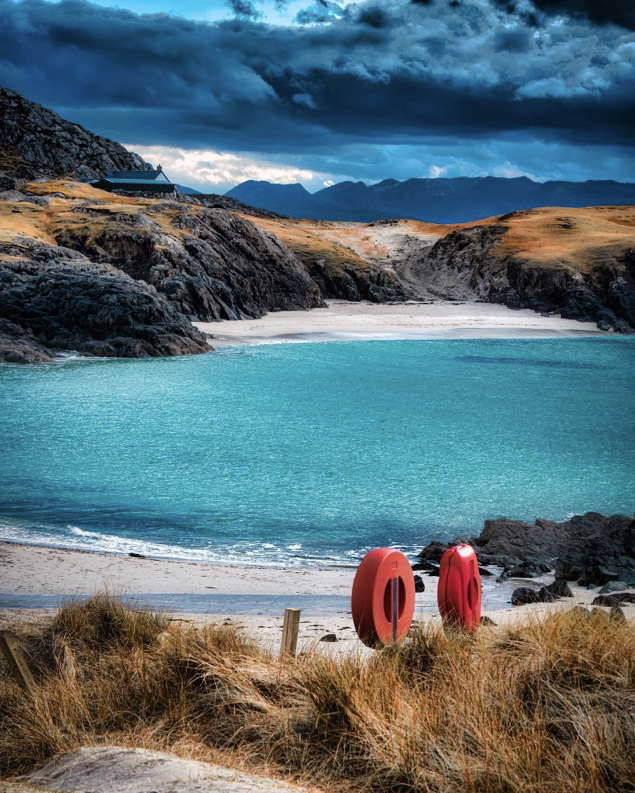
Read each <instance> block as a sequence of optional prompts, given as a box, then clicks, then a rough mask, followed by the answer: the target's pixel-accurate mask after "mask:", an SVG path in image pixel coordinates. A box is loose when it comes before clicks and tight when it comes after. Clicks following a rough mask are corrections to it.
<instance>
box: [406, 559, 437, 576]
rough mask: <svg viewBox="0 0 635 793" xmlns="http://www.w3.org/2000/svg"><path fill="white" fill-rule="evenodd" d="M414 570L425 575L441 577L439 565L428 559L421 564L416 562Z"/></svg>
mask: <svg viewBox="0 0 635 793" xmlns="http://www.w3.org/2000/svg"><path fill="white" fill-rule="evenodd" d="M412 569H413V570H421V571H423V572H424V573H429V574H430V575H439V565H438V564H435V563H434V562H429V561H428V560H427V559H422V560H421V561H420V562H416V563H415V564H413V565H412Z"/></svg>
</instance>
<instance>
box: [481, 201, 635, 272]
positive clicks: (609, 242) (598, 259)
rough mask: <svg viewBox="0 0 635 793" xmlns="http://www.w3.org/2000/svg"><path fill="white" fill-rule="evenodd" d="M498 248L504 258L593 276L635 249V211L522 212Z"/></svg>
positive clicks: (510, 224) (515, 216)
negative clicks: (597, 268)
mask: <svg viewBox="0 0 635 793" xmlns="http://www.w3.org/2000/svg"><path fill="white" fill-rule="evenodd" d="M505 222H506V224H507V225H509V231H508V232H507V234H506V235H505V237H504V239H503V241H502V242H501V244H500V245H499V246H498V247H497V254H498V255H500V256H508V255H511V256H515V257H518V258H520V259H524V260H527V261H529V262H531V264H537V265H542V266H554V265H555V266H560V267H566V268H574V269H577V270H581V271H582V272H588V271H589V270H590V269H591V268H592V267H593V266H594V265H597V264H601V263H602V262H606V261H611V260H612V259H614V258H615V257H616V256H620V255H621V254H623V253H624V252H625V251H626V250H627V248H632V247H633V245H635V207H611V206H609V207H584V208H582V209H565V208H562V207H545V208H542V209H532V210H528V211H526V212H517V213H516V214H515V215H514V216H513V217H512V218H510V220H509V221H505Z"/></svg>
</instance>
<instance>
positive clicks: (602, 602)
mask: <svg viewBox="0 0 635 793" xmlns="http://www.w3.org/2000/svg"><path fill="white" fill-rule="evenodd" d="M620 603H635V592H615V593H613V594H612V595H598V596H597V597H596V598H594V600H593V604H592V605H593V606H619V605H620Z"/></svg>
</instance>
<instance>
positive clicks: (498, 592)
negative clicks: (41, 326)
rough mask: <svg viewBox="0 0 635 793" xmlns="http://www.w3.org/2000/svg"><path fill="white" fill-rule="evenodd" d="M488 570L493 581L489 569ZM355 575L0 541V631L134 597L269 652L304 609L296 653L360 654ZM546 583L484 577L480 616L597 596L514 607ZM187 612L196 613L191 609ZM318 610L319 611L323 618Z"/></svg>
mask: <svg viewBox="0 0 635 793" xmlns="http://www.w3.org/2000/svg"><path fill="white" fill-rule="evenodd" d="M492 572H494V573H496V570H495V568H492ZM354 575H355V568H354V567H350V568H325V569H321V570H319V569H312V570H303V569H295V570H288V569H287V570H283V569H273V568H259V567H246V566H245V567H240V566H224V565H218V564H207V563H202V562H201V563H198V562H181V561H169V560H164V559H150V558H143V559H141V558H135V557H130V556H122V555H115V554H107V553H97V552H92V551H91V552H88V551H79V550H69V549H60V548H50V547H42V546H33V545H20V544H14V543H0V581H1V582H2V583H1V585H0V629H3V628H7V627H10V626H11V625H12V624H15V623H16V622H21V621H24V620H38V619H40V618H41V617H43V616H45V615H50V614H52V613H53V612H54V610H55V608H56V607H59V606H60V605H62V604H63V603H64V602H65V601H68V600H69V599H70V598H71V597H73V596H90V595H94V594H97V593H98V592H104V591H108V592H110V593H111V594H115V595H118V594H120V595H124V596H126V597H132V598H134V600H133V601H132V602H133V603H134V604H138V605H139V607H144V606H146V605H151V606H152V605H156V607H157V608H158V609H160V608H161V604H163V603H167V604H169V609H170V611H171V612H172V618H173V619H175V620H182V621H185V622H189V623H192V624H196V625H200V624H203V623H209V622H216V623H219V622H220V623H222V622H225V623H227V624H234V625H237V626H241V627H243V628H244V629H245V630H246V631H247V632H249V633H251V634H253V635H254V636H257V637H258V639H259V640H260V641H261V643H262V644H263V646H266V647H269V648H271V649H272V650H274V651H275V650H276V649H277V647H278V646H279V642H280V637H281V632H282V621H283V615H284V609H285V608H286V607H289V608H291V607H296V608H302V610H303V613H302V617H301V622H300V641H299V651H300V652H302V651H303V650H305V651H306V650H307V649H308V648H314V647H316V646H319V648H320V649H321V650H324V651H326V652H330V653H333V652H335V653H338V654H340V653H342V652H348V651H365V650H364V648H363V645H362V644H361V642H359V641H358V639H357V636H356V634H355V629H354V626H353V622H352V618H351V615H350V607H349V597H350V593H351V587H352V583H353V577H354ZM421 575H422V578H423V580H424V583H425V588H426V589H425V592H424V593H420V594H417V596H416V609H415V619H423V620H431V621H433V622H438V621H439V620H440V617H439V615H438V612H437V608H436V587H437V582H438V578H435V577H434V576H430V575H427V574H425V573H422V574H421ZM551 580H553V576H550V575H546V576H543V577H541V578H538V579H531V580H527V579H509V580H508V581H506V582H504V583H502V584H497V583H496V581H495V576H491V577H488V578H485V577H483V579H482V581H483V609H482V612H483V614H485V615H487V616H488V617H490V618H491V619H493V620H494V621H495V622H496V623H497V624H504V623H506V622H511V621H515V620H517V619H519V618H521V617H523V616H525V615H527V614H529V613H531V612H534V611H549V610H552V609H562V608H570V607H571V606H572V605H576V604H581V605H586V606H589V605H590V604H591V602H592V600H593V598H594V597H595V596H596V595H597V593H598V590H597V589H596V590H587V589H583V588H581V587H578V586H576V585H575V584H571V589H572V591H573V593H574V597H573V598H563V599H561V600H558V601H556V602H555V603H552V604H542V603H536V604H529V605H526V606H520V607H512V606H511V603H510V597H511V593H512V591H513V590H514V589H515V588H516V587H519V586H535V587H536V588H539V587H540V586H543V585H544V584H546V583H548V582H550V581H551ZM47 596H48V600H42V599H43V598H47ZM228 596H229V597H228ZM38 600H39V602H46V605H47V607H45V608H39V607H38V608H33V607H29V604H30V605H31V606H32V605H33V603H34V602H37V601H38ZM219 603H220V604H221V607H222V605H223V604H224V605H225V608H224V609H223V610H221V608H219ZM228 603H229V604H230V605H229V606H227V604H228ZM180 604H181V605H182V606H183V608H182V609H180V608H179V605H180ZM188 604H194V605H195V606H196V608H195V609H192V610H188ZM16 605H17V607H15V606H16ZM320 608H323V610H324V612H325V613H320ZM174 609H178V610H176V611H175V610H174ZM625 612H626V616H627V618H629V619H635V606H626V607H625ZM329 633H334V634H335V635H336V636H337V638H338V641H337V642H336V643H328V642H324V643H322V642H320V643H319V645H318V644H317V643H318V642H319V640H320V639H321V638H322V637H323V636H325V635H326V634H329Z"/></svg>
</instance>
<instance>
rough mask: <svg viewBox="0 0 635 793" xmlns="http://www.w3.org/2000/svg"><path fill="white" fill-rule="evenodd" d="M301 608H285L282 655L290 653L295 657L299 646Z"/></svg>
mask: <svg viewBox="0 0 635 793" xmlns="http://www.w3.org/2000/svg"><path fill="white" fill-rule="evenodd" d="M300 611H301V610H300V609H285V610H284V624H283V626H282V643H281V644H280V657H281V658H282V657H283V656H285V655H290V656H292V657H293V658H295V651H296V649H297V646H298V631H299V630H300Z"/></svg>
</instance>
